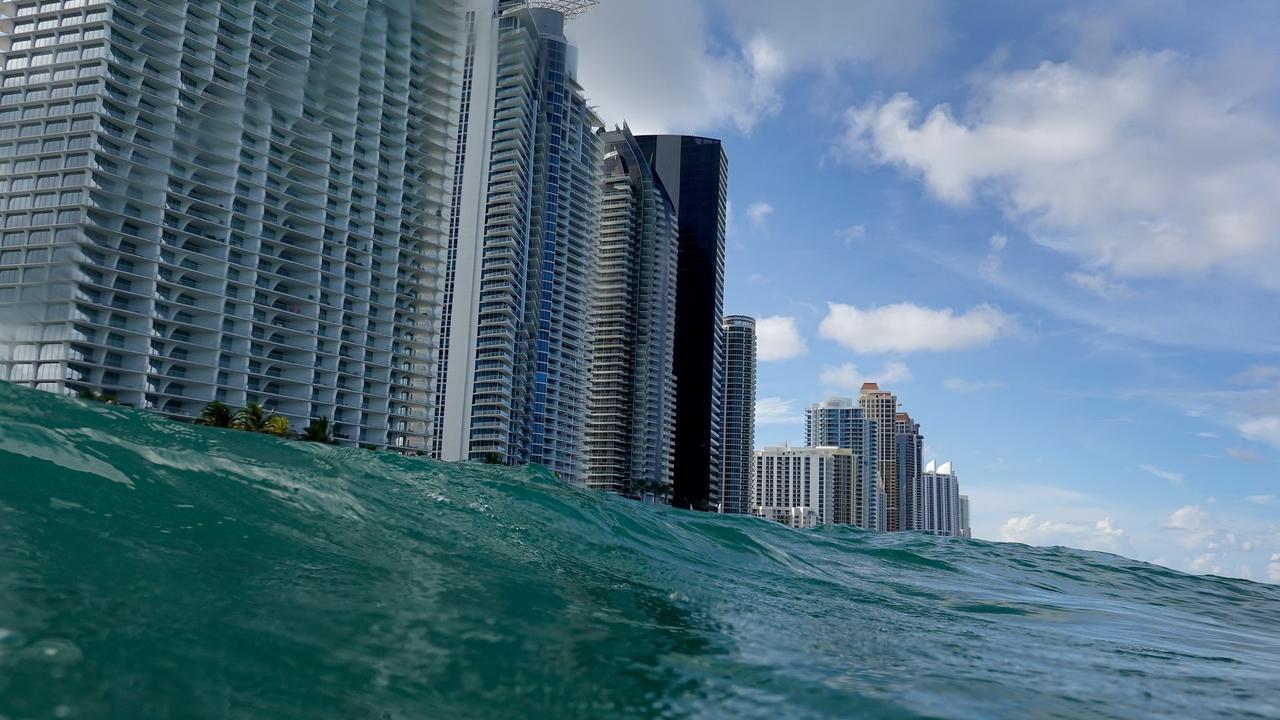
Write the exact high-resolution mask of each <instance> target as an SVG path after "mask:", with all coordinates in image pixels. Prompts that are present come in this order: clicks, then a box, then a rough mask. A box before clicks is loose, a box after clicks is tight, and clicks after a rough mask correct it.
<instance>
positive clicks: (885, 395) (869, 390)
mask: <svg viewBox="0 0 1280 720" xmlns="http://www.w3.org/2000/svg"><path fill="white" fill-rule="evenodd" d="M858 405H859V406H860V407H861V408H862V409H863V410H864V411H866V413H867V419H868V420H873V421H875V423H876V453H877V468H876V472H877V495H878V496H880V497H882V498H883V502H882V503H880V504H879V510H880V518H881V522H882V527H881V529H882V530H901V529H902V527H901V523H900V520H901V514H900V509H901V500H900V497H899V494H898V483H897V482H896V480H897V477H898V441H897V437H896V432H895V426H894V420H895V418H896V417H897V415H898V398H897V397H896V396H894V394H893V393H891V392H888V391H885V390H881V389H880V386H879V385H877V384H876V383H873V382H869V383H863V384H862V390H861V391H860V392H859V393H858Z"/></svg>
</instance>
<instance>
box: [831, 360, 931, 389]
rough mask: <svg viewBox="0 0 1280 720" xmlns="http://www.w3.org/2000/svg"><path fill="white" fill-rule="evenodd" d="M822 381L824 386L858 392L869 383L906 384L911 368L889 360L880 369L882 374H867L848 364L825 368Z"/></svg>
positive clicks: (898, 361) (900, 362)
mask: <svg viewBox="0 0 1280 720" xmlns="http://www.w3.org/2000/svg"><path fill="white" fill-rule="evenodd" d="M820 379H821V380H822V384H823V385H829V386H831V387H837V388H842V389H846V390H857V389H858V388H860V387H862V384H863V383H867V382H876V383H885V384H892V383H896V382H906V381H907V380H910V379H911V368H909V367H907V364H906V363H904V362H902V361H900V360H889V361H887V362H886V363H885V364H884V366H883V367H881V368H880V372H878V373H874V374H866V373H863V372H862V371H861V370H859V369H858V366H857V365H855V364H853V363H851V362H847V363H844V364H843V365H840V366H838V367H832V366H830V365H826V366H824V367H823V368H822V375H821V376H820Z"/></svg>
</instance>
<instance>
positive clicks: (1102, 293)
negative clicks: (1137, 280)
mask: <svg viewBox="0 0 1280 720" xmlns="http://www.w3.org/2000/svg"><path fill="white" fill-rule="evenodd" d="M1065 277H1066V278H1067V282H1069V283H1071V284H1072V285H1075V286H1076V287H1078V288H1081V289H1083V290H1088V291H1089V292H1091V293H1093V294H1094V295H1097V296H1098V297H1100V298H1102V299H1104V300H1113V299H1116V298H1123V297H1128V296H1129V295H1131V294H1133V292H1132V291H1131V290H1130V289H1129V286H1128V285H1125V284H1124V283H1122V282H1117V281H1115V280H1112V279H1111V278H1109V277H1107V276H1106V274H1104V273H1085V272H1070V273H1067V274H1066V276H1065Z"/></svg>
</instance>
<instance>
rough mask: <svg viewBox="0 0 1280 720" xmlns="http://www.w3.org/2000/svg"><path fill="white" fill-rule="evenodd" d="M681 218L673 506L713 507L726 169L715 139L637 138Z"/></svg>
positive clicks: (716, 498)
mask: <svg viewBox="0 0 1280 720" xmlns="http://www.w3.org/2000/svg"><path fill="white" fill-rule="evenodd" d="M636 140H637V142H638V143H639V144H640V148H641V150H642V151H643V153H644V156H645V159H646V160H648V162H649V165H650V166H651V167H652V168H653V169H654V170H655V171H656V172H657V174H658V178H659V179H661V181H662V184H663V186H664V187H666V189H667V193H668V194H669V195H670V196H671V202H672V203H673V204H674V205H675V207H676V212H677V214H678V216H679V219H680V232H679V236H680V253H679V255H680V257H679V261H678V263H677V265H678V270H677V275H678V280H677V284H676V344H675V370H676V444H675V468H674V474H675V475H674V477H675V485H674V487H673V490H672V502H673V503H674V504H676V505H680V506H682V507H695V508H701V509H710V508H714V507H715V506H716V505H717V504H718V503H719V502H720V488H721V483H722V481H723V476H724V467H723V461H722V455H721V453H722V447H721V444H722V441H723V439H722V432H723V429H722V428H721V422H722V418H723V411H722V410H721V408H720V404H721V402H722V399H723V394H724V391H723V383H724V328H723V326H722V325H721V320H722V317H723V314H724V231H725V199H726V192H727V184H728V178H729V162H728V158H727V157H726V156H725V153H724V148H723V147H721V145H720V141H719V140H714V139H712V138H704V137H691V136H681V135H643V136H639V137H637V138H636Z"/></svg>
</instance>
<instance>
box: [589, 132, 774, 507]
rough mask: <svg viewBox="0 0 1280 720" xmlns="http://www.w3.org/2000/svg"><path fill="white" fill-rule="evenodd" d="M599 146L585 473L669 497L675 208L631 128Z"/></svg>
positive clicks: (603, 482)
mask: <svg viewBox="0 0 1280 720" xmlns="http://www.w3.org/2000/svg"><path fill="white" fill-rule="evenodd" d="M601 138H602V140H603V141H604V144H605V156H604V158H605V159H604V180H603V195H602V198H601V205H602V208H603V209H602V216H601V219H600V236H599V241H598V243H597V245H596V262H595V267H596V268H597V270H596V278H595V285H594V290H593V293H592V299H591V312H592V326H593V327H594V336H593V340H592V348H593V350H592V353H591V363H592V364H591V402H590V406H589V415H588V419H587V440H586V463H585V468H584V475H585V480H586V484H587V486H588V487H592V488H596V489H600V490H607V491H609V492H615V493H619V494H622V495H628V496H633V497H642V496H645V495H653V496H656V497H669V496H670V494H671V465H672V461H673V457H672V454H673V449H674V442H675V422H676V417H675V411H676V397H675V372H674V368H673V362H674V355H673V352H674V346H675V322H676V257H677V252H678V246H677V239H676V232H677V221H676V214H675V207H674V206H673V205H672V203H671V199H670V198H669V197H668V196H667V192H666V190H665V189H664V188H663V187H662V183H661V182H660V181H659V180H658V179H657V177H656V176H655V175H654V173H653V170H652V168H650V167H649V164H648V162H646V161H645V159H644V158H643V156H642V154H641V152H640V147H639V146H638V145H637V144H636V141H635V138H634V137H633V136H632V135H631V131H630V130H627V129H626V128H623V129H621V130H613V131H610V132H606V133H602V135H601ZM748 452H750V451H749V450H748Z"/></svg>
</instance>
